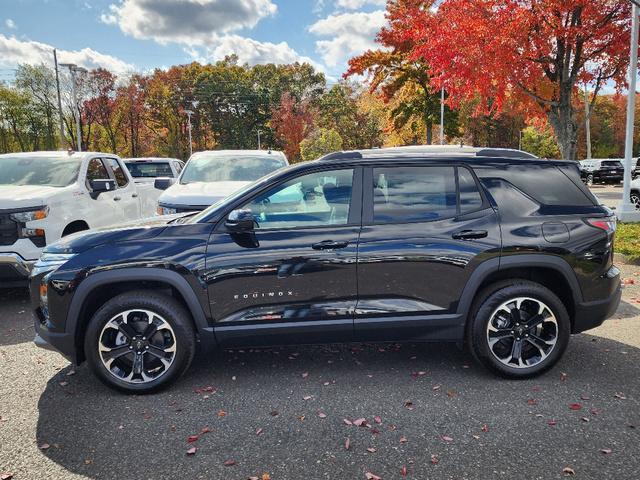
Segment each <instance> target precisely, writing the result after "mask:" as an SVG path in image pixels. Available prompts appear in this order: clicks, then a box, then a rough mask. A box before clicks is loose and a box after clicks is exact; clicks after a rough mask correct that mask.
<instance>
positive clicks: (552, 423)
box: [547, 420, 558, 427]
mask: <svg viewBox="0 0 640 480" xmlns="http://www.w3.org/2000/svg"><path fill="white" fill-rule="evenodd" d="M557 424H558V422H556V421H555V420H549V421H548V422H547V425H551V426H552V427H553V426H554V425H557Z"/></svg>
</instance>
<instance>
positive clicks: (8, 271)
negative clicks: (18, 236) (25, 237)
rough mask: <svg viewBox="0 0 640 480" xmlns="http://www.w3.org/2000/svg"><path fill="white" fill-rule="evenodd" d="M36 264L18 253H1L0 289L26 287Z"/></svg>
mask: <svg viewBox="0 0 640 480" xmlns="http://www.w3.org/2000/svg"><path fill="white" fill-rule="evenodd" d="M34 263H35V261H33V260H32V261H29V260H25V259H24V258H22V257H21V256H20V255H18V254H17V253H7V252H0V288H9V287H26V286H27V285H28V280H29V274H30V273H31V269H32V268H33V264H34Z"/></svg>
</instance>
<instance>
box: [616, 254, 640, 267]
mask: <svg viewBox="0 0 640 480" xmlns="http://www.w3.org/2000/svg"><path fill="white" fill-rule="evenodd" d="M613 261H614V262H618V263H626V264H627V265H640V258H636V259H633V260H631V259H629V257H628V256H627V255H625V254H623V253H614V254H613Z"/></svg>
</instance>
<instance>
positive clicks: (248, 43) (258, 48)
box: [184, 35, 324, 71]
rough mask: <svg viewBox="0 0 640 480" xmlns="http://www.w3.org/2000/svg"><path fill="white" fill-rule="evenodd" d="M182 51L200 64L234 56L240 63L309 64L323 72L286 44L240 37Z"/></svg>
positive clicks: (227, 36)
mask: <svg viewBox="0 0 640 480" xmlns="http://www.w3.org/2000/svg"><path fill="white" fill-rule="evenodd" d="M184 51H185V52H186V53H187V54H189V55H190V56H191V57H192V58H193V59H194V60H196V61H199V62H201V63H206V62H207V61H216V60H222V59H223V58H224V57H225V56H227V55H231V54H235V55H237V56H238V60H239V61H240V63H248V64H249V65H256V64H260V63H275V64H286V63H293V62H300V63H304V62H306V63H310V64H311V65H313V66H314V67H315V68H316V69H318V70H320V71H324V68H323V67H322V65H319V64H318V63H316V62H314V61H313V60H312V59H311V58H309V57H305V56H303V55H300V54H298V52H296V51H295V50H294V49H293V48H291V47H290V46H289V44H288V43H287V42H280V43H271V42H260V41H258V40H254V39H252V38H247V37H242V36H240V35H223V36H221V37H218V38H216V39H215V41H213V42H212V44H210V45H207V46H206V47H204V51H202V49H199V48H194V47H186V48H185V49H184Z"/></svg>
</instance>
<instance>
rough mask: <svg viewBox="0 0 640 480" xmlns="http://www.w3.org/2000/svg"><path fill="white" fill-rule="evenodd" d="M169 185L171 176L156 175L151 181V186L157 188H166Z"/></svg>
mask: <svg viewBox="0 0 640 480" xmlns="http://www.w3.org/2000/svg"><path fill="white" fill-rule="evenodd" d="M171 185H173V178H169V177H158V178H156V179H155V181H154V182H153V186H154V187H155V188H157V189H158V190H166V189H167V188H169V187H170V186H171Z"/></svg>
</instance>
